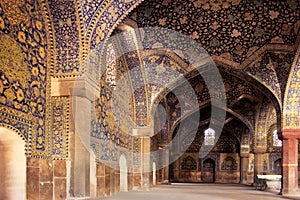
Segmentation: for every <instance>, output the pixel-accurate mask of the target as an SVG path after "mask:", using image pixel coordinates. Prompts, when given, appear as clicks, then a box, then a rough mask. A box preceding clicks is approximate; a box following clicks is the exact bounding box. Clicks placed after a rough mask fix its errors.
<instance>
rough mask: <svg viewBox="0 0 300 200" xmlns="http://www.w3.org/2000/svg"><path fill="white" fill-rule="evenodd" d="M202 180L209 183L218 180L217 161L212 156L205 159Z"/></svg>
mask: <svg viewBox="0 0 300 200" xmlns="http://www.w3.org/2000/svg"><path fill="white" fill-rule="evenodd" d="M202 181H203V182H207V183H214V182H215V181H216V163H215V161H214V160H213V159H211V158H207V159H206V160H204V161H203V170H202Z"/></svg>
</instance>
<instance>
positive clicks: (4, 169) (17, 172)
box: [0, 127, 26, 200]
mask: <svg viewBox="0 0 300 200" xmlns="http://www.w3.org/2000/svg"><path fill="white" fill-rule="evenodd" d="M24 147H25V141H24V140H22V138H21V137H20V136H19V135H18V134H17V133H16V132H14V131H12V130H9V129H7V128H3V127H0V160H1V165H0V180H1V181H0V199H9V200H25V199H26V155H25V148H24Z"/></svg>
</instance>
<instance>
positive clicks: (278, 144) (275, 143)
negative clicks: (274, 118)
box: [273, 130, 282, 147]
mask: <svg viewBox="0 0 300 200" xmlns="http://www.w3.org/2000/svg"><path fill="white" fill-rule="evenodd" d="M273 146H275V147H281V146H282V141H281V140H279V138H278V134H277V130H275V131H274V132H273Z"/></svg>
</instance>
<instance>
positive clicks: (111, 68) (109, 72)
mask: <svg viewBox="0 0 300 200" xmlns="http://www.w3.org/2000/svg"><path fill="white" fill-rule="evenodd" d="M105 75H106V82H107V83H108V85H109V86H111V87H113V88H115V86H116V75H117V74H116V53H115V50H114V47H113V45H112V44H111V43H110V44H108V45H107V52H106V74H105Z"/></svg>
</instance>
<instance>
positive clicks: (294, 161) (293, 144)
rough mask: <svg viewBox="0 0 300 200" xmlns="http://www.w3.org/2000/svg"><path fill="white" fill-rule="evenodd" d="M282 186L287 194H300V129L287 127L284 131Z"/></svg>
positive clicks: (284, 193)
mask: <svg viewBox="0 0 300 200" xmlns="http://www.w3.org/2000/svg"><path fill="white" fill-rule="evenodd" d="M282 136H283V141H282V186H281V193H282V195H285V196H293V195H299V194H298V138H299V136H300V129H297V130H293V129H286V130H283V132H282Z"/></svg>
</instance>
